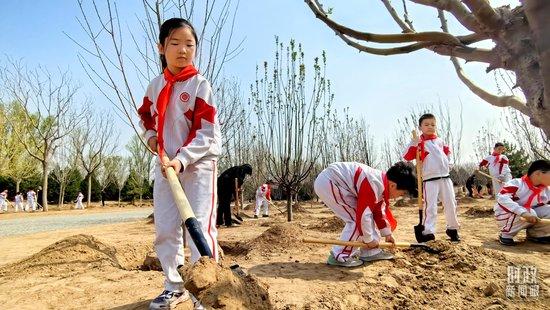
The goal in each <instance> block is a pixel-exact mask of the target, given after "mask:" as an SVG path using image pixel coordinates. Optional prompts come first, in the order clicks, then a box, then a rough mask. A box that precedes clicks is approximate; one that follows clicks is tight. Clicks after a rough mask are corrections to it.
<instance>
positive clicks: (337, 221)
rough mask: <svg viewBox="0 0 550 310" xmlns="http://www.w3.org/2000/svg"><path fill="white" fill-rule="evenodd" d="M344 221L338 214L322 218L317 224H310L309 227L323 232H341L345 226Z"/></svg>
mask: <svg viewBox="0 0 550 310" xmlns="http://www.w3.org/2000/svg"><path fill="white" fill-rule="evenodd" d="M344 225H345V223H344V221H342V219H341V218H339V217H337V216H333V217H330V218H326V219H321V220H320V221H319V222H317V223H316V224H314V225H312V226H309V228H311V229H313V230H317V231H321V232H339V231H342V229H343V228H344Z"/></svg>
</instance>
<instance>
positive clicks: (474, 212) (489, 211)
mask: <svg viewBox="0 0 550 310" xmlns="http://www.w3.org/2000/svg"><path fill="white" fill-rule="evenodd" d="M464 214H466V215H468V216H471V217H491V216H493V215H494V214H495V212H494V211H493V208H492V207H478V206H472V207H471V208H469V209H468V210H466V212H464Z"/></svg>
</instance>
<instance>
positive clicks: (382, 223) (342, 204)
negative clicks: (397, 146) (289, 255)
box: [314, 162, 417, 267]
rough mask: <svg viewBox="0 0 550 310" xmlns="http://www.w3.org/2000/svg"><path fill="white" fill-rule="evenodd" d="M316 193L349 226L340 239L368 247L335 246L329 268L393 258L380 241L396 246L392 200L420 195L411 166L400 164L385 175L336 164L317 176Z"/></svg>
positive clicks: (361, 166)
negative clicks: (390, 204) (383, 240)
mask: <svg viewBox="0 0 550 310" xmlns="http://www.w3.org/2000/svg"><path fill="white" fill-rule="evenodd" d="M314 189H315V193H316V194H317V196H318V197H319V199H321V200H322V201H323V202H324V203H325V204H326V205H327V206H328V207H329V208H330V209H332V211H334V213H335V214H336V215H337V216H338V217H340V218H341V219H342V220H343V221H344V222H345V226H344V229H343V230H342V233H341V235H340V239H341V240H343V241H357V240H360V241H363V242H364V243H365V244H366V247H365V248H366V249H365V248H364V249H357V248H353V247H350V246H339V245H335V246H333V247H332V250H331V252H330V255H329V258H328V261H327V264H329V265H337V266H344V267H355V266H358V265H361V264H362V263H363V261H373V260H379V259H392V258H393V256H392V255H391V254H390V253H386V252H383V251H382V250H381V249H380V248H378V241H379V239H380V235H381V236H382V237H385V240H386V242H395V240H394V239H393V237H392V231H393V230H395V228H396V226H397V222H396V221H395V219H394V217H393V215H392V213H391V210H390V206H389V199H390V198H397V197H399V196H402V195H404V194H406V193H410V194H412V195H413V196H414V195H416V194H417V187H416V176H415V175H414V173H413V172H412V167H411V166H409V165H407V164H405V163H404V162H399V163H397V164H395V165H394V166H392V167H391V168H390V169H389V170H388V171H387V172H383V171H380V170H376V169H373V168H371V167H369V166H367V165H364V164H361V163H356V162H338V163H333V164H331V165H329V166H328V167H327V168H326V169H325V170H323V171H322V172H321V173H320V174H319V175H318V176H317V179H316V180H315V183H314Z"/></svg>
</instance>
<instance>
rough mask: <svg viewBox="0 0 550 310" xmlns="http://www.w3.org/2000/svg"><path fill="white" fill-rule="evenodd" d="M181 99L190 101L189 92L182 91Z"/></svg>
mask: <svg viewBox="0 0 550 310" xmlns="http://www.w3.org/2000/svg"><path fill="white" fill-rule="evenodd" d="M180 100H181V101H183V102H187V101H189V93H187V92H183V93H181V95H180Z"/></svg>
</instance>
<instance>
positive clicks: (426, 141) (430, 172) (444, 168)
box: [403, 134, 451, 180]
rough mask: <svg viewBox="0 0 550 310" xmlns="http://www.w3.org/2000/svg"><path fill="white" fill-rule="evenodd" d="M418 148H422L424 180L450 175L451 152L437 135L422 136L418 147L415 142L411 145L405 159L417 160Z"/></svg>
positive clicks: (421, 157) (406, 151)
mask: <svg viewBox="0 0 550 310" xmlns="http://www.w3.org/2000/svg"><path fill="white" fill-rule="evenodd" d="M418 148H420V160H422V179H424V180H428V179H432V178H439V177H446V176H448V175H449V171H450V168H449V156H450V154H451V150H450V148H449V146H448V145H446V144H445V142H443V140H442V139H440V138H438V137H437V136H436V135H433V136H425V135H424V134H422V135H420V141H419V143H418V145H415V143H414V142H413V141H411V143H409V146H408V147H407V149H406V150H405V153H404V154H403V158H404V159H405V160H408V161H411V160H414V159H416V150H417V149H418Z"/></svg>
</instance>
